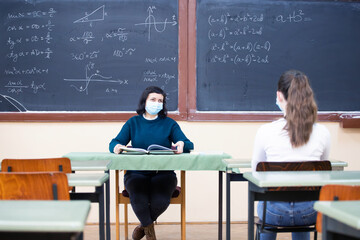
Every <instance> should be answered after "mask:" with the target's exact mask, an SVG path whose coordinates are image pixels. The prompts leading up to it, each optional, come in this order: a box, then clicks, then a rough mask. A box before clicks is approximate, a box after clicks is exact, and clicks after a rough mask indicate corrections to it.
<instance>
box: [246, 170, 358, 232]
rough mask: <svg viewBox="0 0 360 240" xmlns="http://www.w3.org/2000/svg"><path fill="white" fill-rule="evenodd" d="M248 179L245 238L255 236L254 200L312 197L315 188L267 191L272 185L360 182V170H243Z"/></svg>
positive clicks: (303, 198)
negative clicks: (309, 189) (246, 235)
mask: <svg viewBox="0 0 360 240" xmlns="http://www.w3.org/2000/svg"><path fill="white" fill-rule="evenodd" d="M243 176H244V178H245V179H247V180H248V184H249V187H248V239H254V204H255V201H313V200H318V199H319V190H314V191H306V194H304V191H268V188H271V187H310V186H324V185H326V184H344V185H360V171H296V172H294V171H290V172H288V171H279V172H271V171H269V172H246V173H244V174H243Z"/></svg>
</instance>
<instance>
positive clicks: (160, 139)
mask: <svg viewBox="0 0 360 240" xmlns="http://www.w3.org/2000/svg"><path fill="white" fill-rule="evenodd" d="M136 112H137V113H138V115H137V116H134V117H132V118H130V119H129V120H128V121H127V122H126V123H125V125H124V126H123V127H122V129H121V131H120V133H119V134H118V135H117V136H116V137H115V138H114V139H112V141H111V142H110V144H109V150H110V152H113V153H116V154H119V153H121V149H120V148H121V147H124V146H126V145H127V144H128V143H129V142H130V141H131V145H132V146H133V147H135V148H143V149H147V148H148V147H149V146H150V145H151V144H158V145H162V146H165V147H168V148H171V146H172V144H173V146H174V147H176V149H177V151H176V153H183V152H190V150H192V149H193V148H194V144H193V143H192V142H191V141H190V140H189V139H188V138H187V137H186V136H185V134H184V133H183V132H182V131H181V128H180V126H179V125H178V124H177V123H176V121H174V120H173V119H171V118H169V117H167V110H166V94H165V92H164V91H163V90H162V89H161V88H158V87H154V86H151V87H148V88H146V89H145V91H144V92H143V93H142V95H141V98H140V101H139V106H138V109H137V110H136ZM124 183H125V188H126V190H127V191H128V192H129V195H130V203H131V206H132V208H133V210H134V212H135V214H136V216H137V218H138V219H139V221H140V225H139V226H137V227H136V228H135V230H134V232H133V234H132V238H133V239H134V240H140V239H141V238H143V237H144V236H146V239H147V240H155V239H156V236H155V230H154V221H155V220H156V219H157V218H158V217H159V216H160V215H161V214H162V213H163V212H164V211H165V210H166V209H167V207H168V206H169V204H170V198H171V196H172V194H173V192H174V190H175V188H176V185H177V178H176V174H175V172H174V171H127V172H126V174H125V176H124Z"/></svg>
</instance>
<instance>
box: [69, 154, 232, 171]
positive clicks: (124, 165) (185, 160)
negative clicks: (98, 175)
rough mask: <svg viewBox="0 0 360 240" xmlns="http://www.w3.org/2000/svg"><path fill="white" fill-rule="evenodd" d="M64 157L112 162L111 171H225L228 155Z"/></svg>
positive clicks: (79, 155)
mask: <svg viewBox="0 0 360 240" xmlns="http://www.w3.org/2000/svg"><path fill="white" fill-rule="evenodd" d="M64 157H68V158H70V160H71V161H72V162H73V161H83V160H87V161H93V160H110V161H111V163H110V164H109V166H108V167H109V169H111V170H185V171H187V170H192V171H196V170H200V171H201V170H203V171H207V170H210V171H211V170H215V171H225V170H226V165H225V163H223V162H222V159H225V158H231V156H230V155H228V154H226V153H195V152H194V153H183V154H174V155H146V154H145V155H131V154H114V153H106V152H73V153H68V154H66V155H65V156H64Z"/></svg>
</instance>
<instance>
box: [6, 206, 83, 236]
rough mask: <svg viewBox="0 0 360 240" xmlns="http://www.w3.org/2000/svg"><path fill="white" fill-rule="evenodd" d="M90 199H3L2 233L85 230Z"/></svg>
mask: <svg viewBox="0 0 360 240" xmlns="http://www.w3.org/2000/svg"><path fill="white" fill-rule="evenodd" d="M89 211H90V201H83V200H77V201H54V200H53V201H31V200H27V201H22V200H12V201H4V200H2V201H0V213H1V214H0V232H1V231H7V232H13V231H14V232H15V231H16V232H82V231H83V230H84V226H85V223H86V219H87V217H88V214H89Z"/></svg>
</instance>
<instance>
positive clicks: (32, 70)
mask: <svg viewBox="0 0 360 240" xmlns="http://www.w3.org/2000/svg"><path fill="white" fill-rule="evenodd" d="M4 73H5V75H35V74H38V75H40V74H48V73H49V69H48V68H43V69H42V68H38V67H32V68H27V69H17V68H16V67H12V68H11V69H5V70H4Z"/></svg>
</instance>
